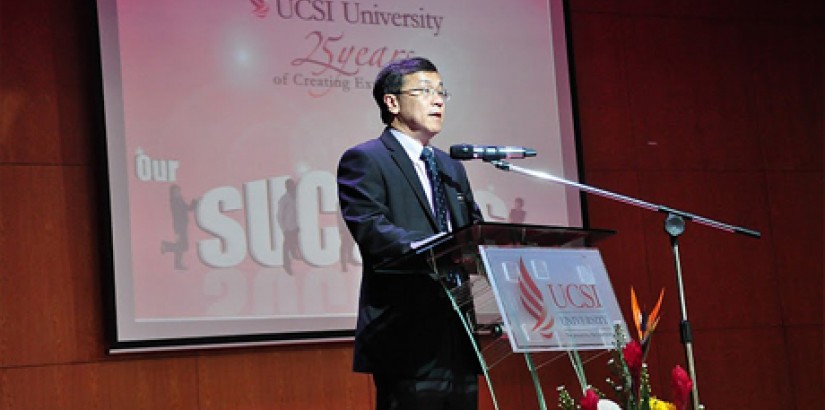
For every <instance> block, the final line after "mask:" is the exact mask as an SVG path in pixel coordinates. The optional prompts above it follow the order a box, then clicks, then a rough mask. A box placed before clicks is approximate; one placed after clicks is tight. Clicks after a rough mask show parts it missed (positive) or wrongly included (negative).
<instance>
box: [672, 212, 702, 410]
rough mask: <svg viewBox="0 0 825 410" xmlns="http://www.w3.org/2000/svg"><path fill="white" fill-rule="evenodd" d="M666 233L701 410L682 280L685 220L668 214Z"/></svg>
mask: <svg viewBox="0 0 825 410" xmlns="http://www.w3.org/2000/svg"><path fill="white" fill-rule="evenodd" d="M665 232H667V234H668V235H669V236H670V246H671V248H673V262H674V265H675V266H676V286H677V289H678V291H679V308H680V311H681V313H682V320H681V321H680V322H679V333H680V334H681V337H682V345H683V346H684V348H685V364H686V365H687V372H688V376H690V380H692V381H693V387H692V388H691V392H690V398H691V401H692V402H693V409H694V410H699V406H700V404H699V403H700V402H699V387H698V385H697V384H696V367H695V364H694V361H693V333H692V331H691V329H690V322H689V321H688V315H687V301H686V299H685V284H684V281H683V280H682V262H681V257H680V256H679V235H681V234H682V233H684V232H685V219H684V218H682V217H681V216H679V215H674V214H672V213H671V214H668V215H667V218H665Z"/></svg>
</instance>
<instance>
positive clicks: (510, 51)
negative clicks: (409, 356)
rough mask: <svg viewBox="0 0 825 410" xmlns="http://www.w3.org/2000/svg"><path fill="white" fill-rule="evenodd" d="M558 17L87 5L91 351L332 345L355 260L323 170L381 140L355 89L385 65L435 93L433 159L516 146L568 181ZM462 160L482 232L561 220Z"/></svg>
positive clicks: (563, 198)
mask: <svg viewBox="0 0 825 410" xmlns="http://www.w3.org/2000/svg"><path fill="white" fill-rule="evenodd" d="M561 3H562V2H561V0H551V1H549V2H548V1H547V0H508V1H492V0H487V1H479V0H381V1H377V0H376V1H371V2H360V1H340V0H246V1H245V0H236V1H213V0H197V1H194V0H179V1H174V2H169V1H159V0H140V1H137V0H98V12H99V21H100V38H101V52H102V68H103V81H104V103H105V118H106V143H107V155H108V167H109V169H108V171H109V175H108V176H109V190H110V201H111V202H110V207H111V233H112V242H113V244H112V259H113V277H112V286H111V288H112V289H111V290H112V294H111V296H110V298H111V301H110V302H111V310H112V313H113V315H112V323H111V325H112V330H113V332H112V335H113V337H112V339H113V340H112V341H111V346H110V351H111V352H128V351H140V350H147V349H148V350H153V349H174V348H192V347H202V346H224V345H231V344H258V343H291V342H306V341H329V340H345V339H348V338H351V337H352V334H353V328H354V325H355V310H356V306H357V295H358V287H359V283H360V274H361V273H360V265H359V261H360V257H359V255H358V250H357V248H356V247H354V245H353V242H352V239H351V238H350V236H349V234H348V233H347V232H346V230H345V228H344V227H343V226H342V225H341V222H340V218H339V216H338V205H337V192H336V184H335V169H336V166H337V162H338V159H339V157H340V155H341V154H342V153H343V151H344V150H345V149H346V148H348V147H350V146H352V145H354V144H356V143H359V142H362V141H365V140H367V139H371V138H375V137H377V136H378V135H379V134H380V132H381V131H382V129H383V124H382V123H381V120H380V117H379V111H378V108H377V106H376V105H375V103H374V101H373V100H372V95H371V87H372V82H373V80H374V78H375V75H376V74H377V73H378V71H379V69H380V67H381V66H383V65H385V64H386V63H388V62H389V61H391V60H393V59H398V58H405V57H410V56H423V57H427V58H429V59H431V60H432V61H433V62H434V63H435V64H436V65H437V66H438V68H439V71H440V73H441V75H442V77H443V79H444V82H445V86H446V88H447V89H448V90H449V91H450V92H451V93H452V96H453V97H452V99H451V100H450V102H449V103H448V104H447V109H446V114H445V126H444V129H443V132H442V133H441V134H439V135H438V136H437V137H436V139H435V145H436V146H439V147H441V148H442V149H448V148H449V146H450V145H452V144H457V143H472V144H486V145H516V146H527V147H531V148H534V149H536V150H537V151H538V156H537V157H535V158H532V159H529V160H528V159H525V160H520V161H522V162H520V163H519V165H521V166H524V167H529V168H532V169H536V170H540V171H544V172H550V173H552V174H554V175H557V176H561V177H564V178H567V179H571V180H576V179H577V166H576V152H575V141H574V132H573V120H572V112H571V103H570V85H569V81H568V68H567V57H566V56H567V49H566V42H565V28H564V18H563V10H562V4H561ZM466 165H467V170H468V172H469V176H470V181H471V183H472V184H473V188H474V191H475V192H476V197H477V200H478V201H479V205H480V206H481V208H482V210H483V212H484V217H485V219H486V220H488V221H508V220H511V221H514V222H525V223H534V224H543V225H561V226H581V224H582V222H581V205H580V203H579V195H578V193H577V192H575V191H571V190H570V189H566V188H565V187H563V186H558V185H552V184H548V183H546V182H540V181H536V180H531V179H528V178H527V177H525V176H521V175H517V174H513V173H506V172H503V171H500V170H496V169H495V168H493V167H492V166H490V165H489V164H486V163H483V162H477V163H475V162H473V163H466ZM288 180H291V181H292V182H294V183H295V187H296V193H297V204H298V211H297V217H296V218H297V221H294V222H296V223H297V225H298V226H299V227H300V231H299V232H300V234H299V243H300V252H299V254H297V255H292V256H291V257H290V258H289V259H290V261H289V262H287V261H286V259H285V257H284V249H283V242H284V234H283V229H282V225H284V224H287V223H290V222H285V221H284V220H282V219H283V218H282V216H281V215H279V202H280V200H281V198H282V197H283V196H284V194H285V192H286V185H287V181H288ZM517 208H521V210H523V211H524V212H514V213H511V210H512V209H517ZM285 264H286V265H289V266H288V268H289V269H287V267H286V266H285ZM287 270H289V272H287Z"/></svg>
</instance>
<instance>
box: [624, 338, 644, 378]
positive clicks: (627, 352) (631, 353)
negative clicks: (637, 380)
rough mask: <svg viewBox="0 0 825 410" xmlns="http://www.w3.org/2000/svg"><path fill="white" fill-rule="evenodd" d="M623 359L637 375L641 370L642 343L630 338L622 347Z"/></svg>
mask: <svg viewBox="0 0 825 410" xmlns="http://www.w3.org/2000/svg"><path fill="white" fill-rule="evenodd" d="M622 354H623V355H624V361H625V362H626V363H627V367H628V368H629V369H630V372H631V373H633V375H634V376H635V375H638V374H639V373H640V372H641V371H642V345H640V344H639V342H637V341H635V340H631V341H630V342H629V343H628V344H626V345H625V346H624V349H622Z"/></svg>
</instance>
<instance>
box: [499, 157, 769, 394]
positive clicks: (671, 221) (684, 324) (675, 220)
mask: <svg viewBox="0 0 825 410" xmlns="http://www.w3.org/2000/svg"><path fill="white" fill-rule="evenodd" d="M485 162H489V163H491V164H493V166H495V167H496V168H498V169H500V170H503V171H513V172H516V173H519V174H523V175H528V176H532V177H535V178H539V179H541V180H545V181H551V182H557V183H560V184H563V185H567V186H571V187H574V188H577V189H578V190H580V191H583V192H587V193H591V194H595V195H598V196H601V197H604V198H608V199H612V200H614V201H618V202H623V203H626V204H629V205H633V206H636V207H639V208H644V209H647V210H650V211H657V212H663V213H665V214H667V217H666V218H665V222H664V224H665V227H664V228H665V232H667V234H668V236H669V237H670V244H671V247H672V250H673V261H674V265H675V266H676V284H677V288H678V291H679V306H680V308H681V314H682V318H681V322H680V323H679V330H680V335H681V339H682V344H683V345H684V348H685V359H686V365H687V371H688V375H689V376H690V379H691V380H692V381H693V387H692V388H691V401H692V402H693V408H694V409H695V410H699V409H700V408H703V407H700V404H699V388H698V387H697V384H696V369H695V367H694V361H693V335H692V333H691V328H690V322H688V318H687V303H686V301H685V287H684V283H683V281H682V264H681V261H680V256H679V235H681V234H682V233H684V231H685V221H686V220H687V221H693V222H696V223H699V224H702V225H706V226H709V227H711V228H716V229H719V230H722V231H725V232H730V233H737V234H742V235H747V236H750V237H753V238H759V237H760V236H761V234H760V233H759V232H758V231H754V230H751V229H746V228H742V227H739V226H733V225H728V224H726V223H722V222H719V221H714V220H712V219H708V218H705V217H702V216H699V215H694V214H691V213H688V212H685V211H680V210H678V209H674V208H670V207H667V206H664V205H657V204H652V203H650V202H646V201H642V200H640V199H636V198H632V197H629V196H625V195H621V194H617V193H615V192H610V191H607V190H604V189H600V188H596V187H592V186H590V185H585V184H582V183H578V182H573V181H570V180H567V179H564V178H559V177H557V176H555V175H552V174H548V173H546V172H541V171H534V170H531V169H527V168H522V167H519V166H516V165H512V164H510V163H509V162H507V161H503V160H491V161H485Z"/></svg>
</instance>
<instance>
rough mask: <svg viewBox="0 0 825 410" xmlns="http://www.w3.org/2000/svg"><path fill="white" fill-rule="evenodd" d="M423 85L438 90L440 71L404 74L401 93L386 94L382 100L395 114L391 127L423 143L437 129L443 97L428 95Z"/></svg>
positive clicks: (428, 139)
mask: <svg viewBox="0 0 825 410" xmlns="http://www.w3.org/2000/svg"><path fill="white" fill-rule="evenodd" d="M424 89H430V90H434V91H442V90H443V89H444V84H443V83H442V82H441V75H439V74H438V73H432V72H417V73H412V74H407V75H405V76H404V79H403V83H402V85H401V93H399V94H398V95H392V94H387V95H385V96H384V102H386V104H387V108H388V109H389V110H390V112H392V113H393V114H395V119H393V121H392V123H391V124H390V125H392V126H393V127H394V128H395V129H397V130H399V131H401V132H403V133H405V134H407V135H409V136H410V137H413V138H415V139H417V140H418V141H420V142H421V143H422V144H424V145H427V144H428V143H429V141H430V139H432V137H434V136H435V134H438V133H439V132H441V124H442V122H443V120H444V102H445V101H444V97H442V96H441V95H439V94H438V93H430V94H429V95H428V94H427V93H426V91H422V90H424Z"/></svg>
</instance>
